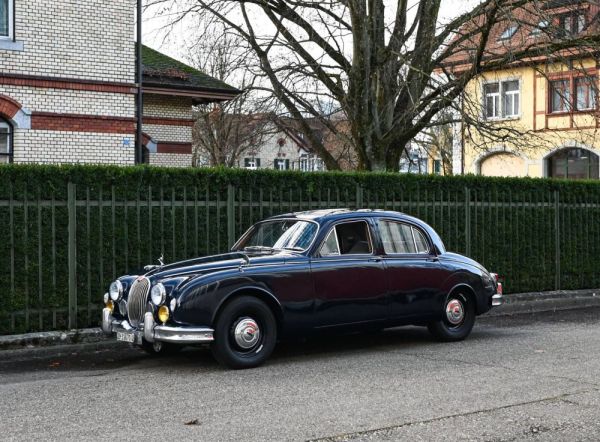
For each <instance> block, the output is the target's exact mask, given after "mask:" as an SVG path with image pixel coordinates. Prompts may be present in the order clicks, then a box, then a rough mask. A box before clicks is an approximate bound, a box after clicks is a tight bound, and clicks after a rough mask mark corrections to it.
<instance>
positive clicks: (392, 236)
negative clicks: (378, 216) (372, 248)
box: [379, 221, 429, 255]
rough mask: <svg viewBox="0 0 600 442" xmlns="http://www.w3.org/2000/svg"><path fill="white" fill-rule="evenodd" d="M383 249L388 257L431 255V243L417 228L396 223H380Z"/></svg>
mask: <svg viewBox="0 0 600 442" xmlns="http://www.w3.org/2000/svg"><path fill="white" fill-rule="evenodd" d="M379 230H380V232H381V240H382V241H383V249H384V250H385V253H386V254H388V255H396V254H414V253H422V254H426V253H429V243H428V242H427V240H426V239H425V235H424V234H423V233H422V232H421V231H420V230H419V229H417V228H415V227H412V226H409V225H408V224H403V223H399V222H394V221H381V222H380V223H379Z"/></svg>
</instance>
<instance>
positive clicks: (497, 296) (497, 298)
mask: <svg viewBox="0 0 600 442" xmlns="http://www.w3.org/2000/svg"><path fill="white" fill-rule="evenodd" d="M503 303H504V299H503V298H502V295H501V294H500V293H497V294H495V295H494V296H492V307H498V306H499V305H502V304H503Z"/></svg>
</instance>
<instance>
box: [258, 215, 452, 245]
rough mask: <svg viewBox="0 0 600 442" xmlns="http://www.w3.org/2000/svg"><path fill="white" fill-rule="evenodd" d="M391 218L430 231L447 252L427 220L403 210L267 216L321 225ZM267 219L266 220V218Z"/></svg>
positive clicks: (274, 218)
mask: <svg viewBox="0 0 600 442" xmlns="http://www.w3.org/2000/svg"><path fill="white" fill-rule="evenodd" d="M373 217H378V218H391V219H396V220H399V221H408V222H412V223H413V224H416V225H417V226H419V227H421V228H422V229H424V230H426V231H427V232H428V233H429V236H430V238H431V240H432V241H433V243H434V244H435V246H436V247H437V249H438V251H439V252H440V253H444V252H445V250H446V249H445V247H444V243H443V241H442V239H441V238H440V236H439V235H438V234H437V232H436V231H435V230H434V229H433V228H432V227H431V226H430V225H429V224H427V223H426V222H425V221H423V220H421V219H419V218H415V217H414V216H410V215H407V214H405V213H401V212H394V211H391V210H378V209H360V210H350V209H322V210H309V211H306V212H292V213H285V214H282V215H277V216H272V217H270V218H267V220H277V219H290V218H294V219H299V220H307V221H315V222H317V223H319V224H320V225H324V224H328V223H330V222H335V221H338V220H343V219H348V218H354V219H356V218H373ZM265 221H266V220H265Z"/></svg>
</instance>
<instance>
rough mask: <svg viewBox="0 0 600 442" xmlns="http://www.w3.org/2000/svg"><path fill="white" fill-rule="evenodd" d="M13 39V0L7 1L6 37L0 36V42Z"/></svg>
mask: <svg viewBox="0 0 600 442" xmlns="http://www.w3.org/2000/svg"><path fill="white" fill-rule="evenodd" d="M14 39H15V0H8V35H0V40H10V41H14Z"/></svg>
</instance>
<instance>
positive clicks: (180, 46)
mask: <svg viewBox="0 0 600 442" xmlns="http://www.w3.org/2000/svg"><path fill="white" fill-rule="evenodd" d="M390 1H391V0H390ZM415 1H416V0H415ZM480 1H481V0H442V7H441V12H440V21H441V22H444V21H446V20H449V19H451V18H453V17H456V16H458V15H460V14H462V13H464V12H467V11H468V10H469V9H471V8H473V7H474V6H475V5H476V4H478V3H479V2H480ZM165 23H166V22H165V19H164V18H160V17H158V18H157V17H153V16H152V14H146V17H144V44H146V45H148V46H151V47H153V48H155V49H157V50H159V51H161V52H163V53H165V54H167V55H170V56H171V57H174V58H177V59H179V60H182V61H184V62H187V61H188V60H186V52H187V48H188V47H190V46H191V41H192V40H193V29H190V25H189V23H186V22H182V23H181V24H179V25H177V26H175V27H174V28H173V31H172V32H171V34H170V35H169V37H168V38H166V39H165V34H164V32H162V31H161V28H162V27H163V26H164V24H165Z"/></svg>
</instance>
